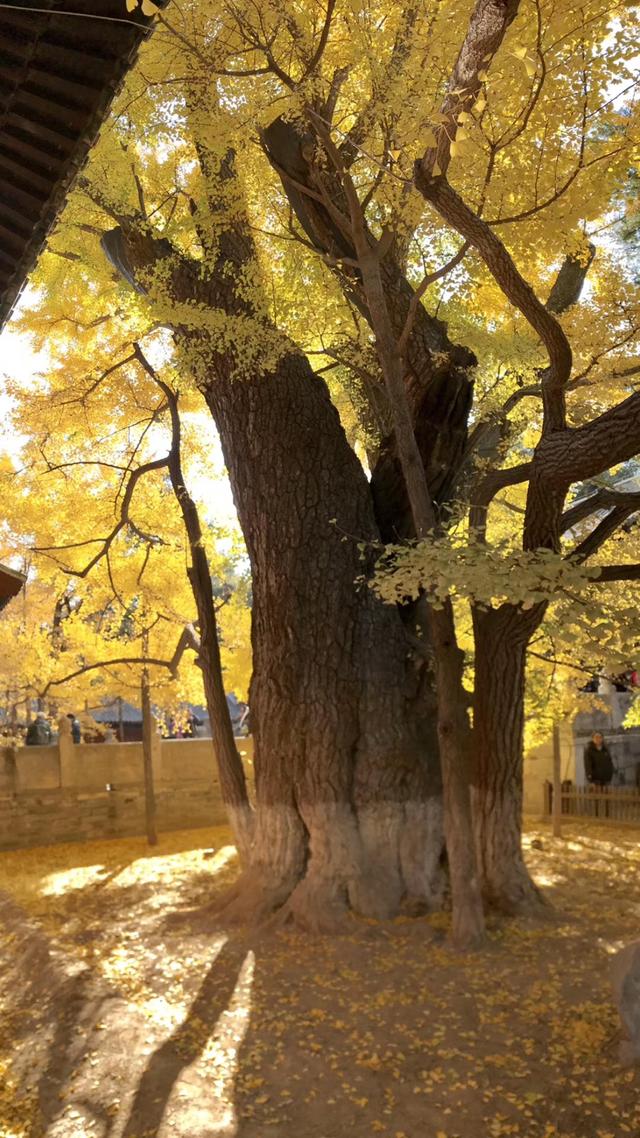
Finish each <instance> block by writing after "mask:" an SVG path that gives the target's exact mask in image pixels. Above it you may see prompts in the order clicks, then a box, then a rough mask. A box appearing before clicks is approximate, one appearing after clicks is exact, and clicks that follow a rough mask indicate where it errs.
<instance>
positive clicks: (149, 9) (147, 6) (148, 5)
mask: <svg viewBox="0 0 640 1138" xmlns="http://www.w3.org/2000/svg"><path fill="white" fill-rule="evenodd" d="M142 11H143V12H144V14H145V16H155V14H156V12H159V11H160V9H159V8H158V5H157V4H154V3H153V2H152V0H142Z"/></svg>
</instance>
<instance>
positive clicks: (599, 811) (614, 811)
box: [543, 782, 640, 826]
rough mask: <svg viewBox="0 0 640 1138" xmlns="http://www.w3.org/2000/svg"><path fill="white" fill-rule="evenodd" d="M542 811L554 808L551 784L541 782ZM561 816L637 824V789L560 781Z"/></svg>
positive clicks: (639, 822)
mask: <svg viewBox="0 0 640 1138" xmlns="http://www.w3.org/2000/svg"><path fill="white" fill-rule="evenodd" d="M543 809H544V814H545V817H548V818H550V817H551V814H552V812H553V784H552V783H551V782H545V784H544V807H543ZM560 810H561V814H562V817H563V818H565V817H578V818H597V819H598V820H599V821H601V822H618V823H620V822H622V823H628V824H631V825H636V826H640V790H638V789H637V788H636V787H633V786H613V787H593V786H575V785H574V784H573V783H572V782H563V783H562V789H561V792H560Z"/></svg>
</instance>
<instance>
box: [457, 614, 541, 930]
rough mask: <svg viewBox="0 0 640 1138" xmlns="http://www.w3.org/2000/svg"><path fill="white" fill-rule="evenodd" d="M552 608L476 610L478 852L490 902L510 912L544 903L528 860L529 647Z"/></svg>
mask: <svg viewBox="0 0 640 1138" xmlns="http://www.w3.org/2000/svg"><path fill="white" fill-rule="evenodd" d="M544 608H545V606H543V605H538V606H536V608H535V609H532V610H530V611H526V612H523V611H522V610H521V609H519V608H517V607H516V606H515V605H509V604H504V605H501V606H500V607H499V608H497V609H489V610H485V611H482V610H480V609H478V608H475V609H474V613H473V626H474V636H475V648H476V655H475V690H474V705H473V742H474V774H473V783H474V786H473V803H474V826H475V834H476V850H477V856H478V867H479V872H480V882H481V888H482V893H483V896H484V899H485V902H486V903H487V904H488V905H490V906H492V907H493V908H495V909H498V910H500V911H502V912H507V913H515V912H519V911H522V910H526V909H531V908H532V907H536V906H538V905H540V904H542V899H541V894H540V893H539V891H538V889H537V888H536V886H535V884H534V882H533V880H532V879H531V877H530V875H529V871H528V870H527V867H526V865H525V863H524V860H523V857H522V765H523V749H522V748H523V731H524V688H525V671H526V654H527V645H528V643H529V641H530V639H531V636H532V635H533V632H534V631H535V629H536V628H537V627H538V625H539V623H540V621H541V620H542V617H543V614H544Z"/></svg>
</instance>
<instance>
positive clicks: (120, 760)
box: [0, 736, 253, 850]
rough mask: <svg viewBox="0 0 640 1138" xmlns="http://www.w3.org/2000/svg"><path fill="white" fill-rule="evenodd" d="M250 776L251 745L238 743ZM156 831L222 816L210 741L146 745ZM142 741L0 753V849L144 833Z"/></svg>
mask: <svg viewBox="0 0 640 1138" xmlns="http://www.w3.org/2000/svg"><path fill="white" fill-rule="evenodd" d="M237 745H238V749H239V751H240V753H241V755H242V758H243V761H244V762H245V765H246V766H247V773H248V774H249V776H250V771H251V764H252V757H253V741H252V740H251V739H238V740H237ZM152 752H153V757H152V762H153V770H154V782H155V795H156V811H157V826H158V830H160V831H162V830H181V829H190V828H197V827H200V826H213V825H220V824H221V823H224V822H225V821H226V815H225V811H224V807H223V805H222V800H221V797H220V785H219V782H218V775H217V769H216V761H215V751H214V747H213V742H212V740H211V739H184V740H164V741H163V740H161V739H160V737H159V736H157V737H155V738H154V741H153V748H152ZM144 817H145V812H144V781H143V756H142V744H141V743H102V744H89V743H79V744H75V745H74V744H73V743H71V741H70V740H69V739H66V738H61V739H60V741H59V743H58V744H56V745H54V746H50V747H21V748H0V850H3V849H4V850H7V849H19V848H22V847H26V846H38V845H50V844H52V843H55V842H73V841H87V840H88V839H91V838H94V839H95V838H120V837H132V836H135V835H137V834H144V831H145V824H144Z"/></svg>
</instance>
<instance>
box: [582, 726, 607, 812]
mask: <svg viewBox="0 0 640 1138" xmlns="http://www.w3.org/2000/svg"><path fill="white" fill-rule="evenodd" d="M613 771H614V767H613V759H612V758H611V755H610V753H609V750H608V748H607V745H606V743H605V741H604V736H603V735H601V733H600V732H599V731H594V732H593V735H592V736H591V742H590V743H588V744H587V746H586V747H585V749H584V773H585V775H586V776H587V782H588V783H589V785H590V786H592V787H593V788H594V790H596V791H603V790H604V791H606V790H607V789H608V788H609V786H610V785H611V779H612V778H613ZM599 806H600V803H599V800H598V799H596V802H595V807H596V818H597V817H598V815H599V813H600V811H599ZM604 812H605V817H607V818H608V817H609V802H608V800H607V799H605V804H604Z"/></svg>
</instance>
